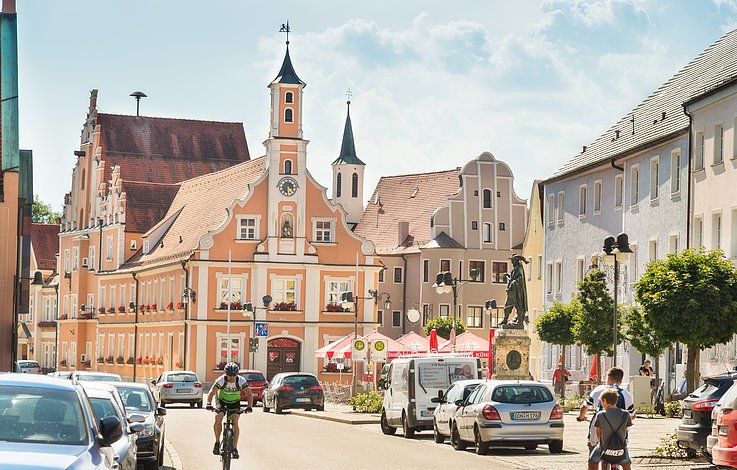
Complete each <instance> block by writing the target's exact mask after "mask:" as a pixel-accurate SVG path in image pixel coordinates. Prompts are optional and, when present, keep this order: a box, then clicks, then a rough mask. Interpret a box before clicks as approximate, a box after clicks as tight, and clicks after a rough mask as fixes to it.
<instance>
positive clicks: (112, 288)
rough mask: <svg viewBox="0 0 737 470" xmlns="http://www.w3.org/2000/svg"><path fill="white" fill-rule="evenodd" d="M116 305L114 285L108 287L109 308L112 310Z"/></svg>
mask: <svg viewBox="0 0 737 470" xmlns="http://www.w3.org/2000/svg"><path fill="white" fill-rule="evenodd" d="M115 304H116V296H115V285H112V286H110V308H112V309H114V308H115Z"/></svg>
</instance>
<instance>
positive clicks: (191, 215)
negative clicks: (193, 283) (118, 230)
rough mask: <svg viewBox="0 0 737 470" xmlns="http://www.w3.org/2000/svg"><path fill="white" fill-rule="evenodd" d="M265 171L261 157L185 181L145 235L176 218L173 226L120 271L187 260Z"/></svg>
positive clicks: (263, 160) (263, 159)
mask: <svg viewBox="0 0 737 470" xmlns="http://www.w3.org/2000/svg"><path fill="white" fill-rule="evenodd" d="M265 169H266V161H265V158H263V157H260V158H257V159H255V160H249V161H247V162H243V163H239V164H237V165H234V166H231V167H230V168H227V169H225V170H221V171H218V172H216V173H211V174H208V175H204V176H199V177H197V178H193V179H191V180H187V181H183V182H182V183H181V185H180V186H179V190H178V191H177V193H176V196H175V197H174V200H173V201H172V203H171V205H170V206H169V209H168V210H167V212H166V214H165V215H164V216H163V217H162V218H161V221H160V222H159V223H158V224H156V225H155V226H154V227H153V228H152V229H150V230H149V231H148V233H147V234H146V236H148V235H150V234H151V233H152V232H154V231H155V230H157V229H158V227H159V226H160V225H161V223H163V222H164V221H166V220H169V219H170V218H172V217H174V216H175V215H176V218H175V220H174V221H173V223H172V224H171V226H169V228H168V229H167V230H166V233H165V234H164V235H163V236H162V237H161V239H160V240H159V242H158V243H157V244H156V246H151V247H150V249H149V252H148V253H147V254H141V255H140V256H134V257H133V258H131V259H130V260H129V261H128V262H127V263H126V264H124V265H123V266H122V267H121V269H128V268H132V267H135V266H140V265H146V266H148V265H158V264H165V263H168V262H171V261H174V260H180V259H185V258H188V257H189V256H190V255H191V254H192V252H193V251H194V250H195V249H196V248H197V247H198V245H199V242H200V237H202V235H204V234H206V233H207V232H209V231H211V230H215V229H217V228H219V227H220V226H221V225H222V224H223V222H225V220H226V218H227V217H228V208H229V207H230V205H231V204H232V203H233V201H235V200H236V199H242V198H244V197H245V196H246V195H247V194H248V185H249V184H250V183H253V182H254V181H256V180H257V179H258V178H259V177H261V175H262V174H263V173H264V170H265Z"/></svg>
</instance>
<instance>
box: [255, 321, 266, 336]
mask: <svg viewBox="0 0 737 470" xmlns="http://www.w3.org/2000/svg"><path fill="white" fill-rule="evenodd" d="M256 336H264V337H266V336H269V324H268V323H256Z"/></svg>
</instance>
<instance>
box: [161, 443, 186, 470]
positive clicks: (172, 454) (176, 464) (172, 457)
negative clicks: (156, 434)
mask: <svg viewBox="0 0 737 470" xmlns="http://www.w3.org/2000/svg"><path fill="white" fill-rule="evenodd" d="M164 449H165V450H166V454H167V455H168V456H169V462H170V464H171V465H170V467H171V468H174V469H176V470H183V469H184V465H182V459H181V458H180V457H179V453H178V452H177V449H176V448H175V447H174V445H173V444H172V443H171V442H169V439H166V438H164Z"/></svg>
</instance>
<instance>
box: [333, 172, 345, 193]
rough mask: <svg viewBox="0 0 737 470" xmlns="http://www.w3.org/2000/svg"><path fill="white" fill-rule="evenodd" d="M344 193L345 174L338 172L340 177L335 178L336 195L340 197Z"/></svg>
mask: <svg viewBox="0 0 737 470" xmlns="http://www.w3.org/2000/svg"><path fill="white" fill-rule="evenodd" d="M341 194H343V176H341V174H340V173H338V177H337V178H335V197H340V195H341Z"/></svg>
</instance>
